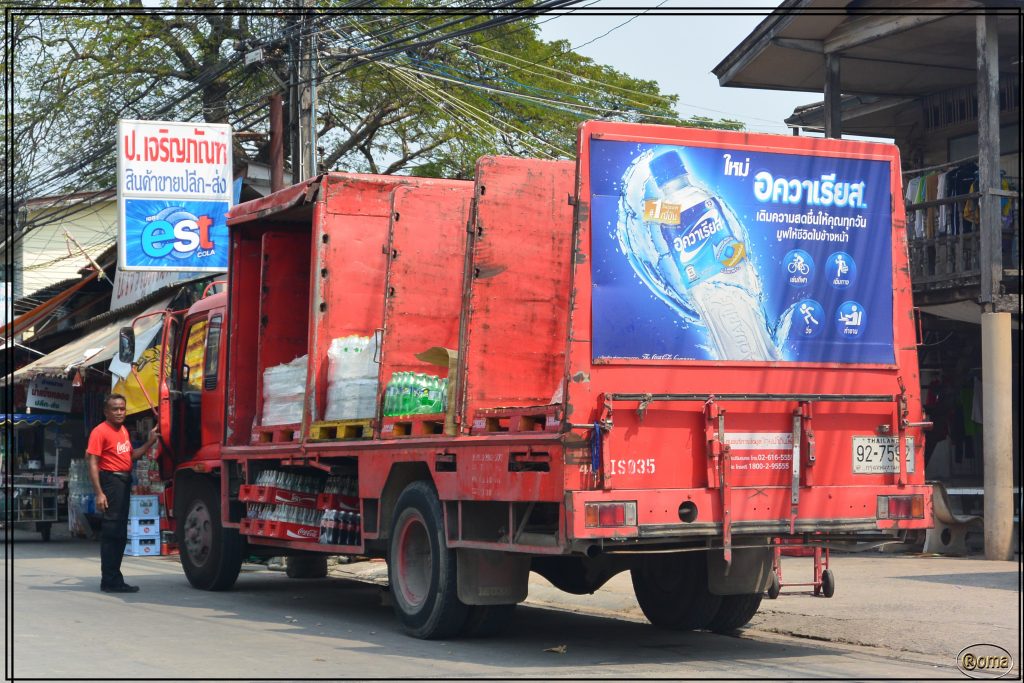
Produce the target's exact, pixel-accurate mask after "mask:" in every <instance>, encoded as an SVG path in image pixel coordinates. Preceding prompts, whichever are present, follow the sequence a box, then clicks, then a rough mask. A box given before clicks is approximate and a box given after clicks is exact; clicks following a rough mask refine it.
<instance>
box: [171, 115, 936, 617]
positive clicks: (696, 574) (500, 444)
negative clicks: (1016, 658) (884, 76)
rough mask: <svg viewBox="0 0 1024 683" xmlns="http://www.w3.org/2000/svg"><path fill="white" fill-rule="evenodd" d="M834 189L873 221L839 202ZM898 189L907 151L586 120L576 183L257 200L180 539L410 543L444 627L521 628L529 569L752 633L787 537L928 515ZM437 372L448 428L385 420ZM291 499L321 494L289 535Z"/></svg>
mask: <svg viewBox="0 0 1024 683" xmlns="http://www.w3.org/2000/svg"><path fill="white" fill-rule="evenodd" d="M751 159H753V162H751ZM826 171H828V173H826ZM829 173H831V175H829ZM766 174H767V177H765V176H766ZM772 174H775V175H777V176H782V175H783V174H785V176H786V177H780V178H779V180H780V181H782V184H781V185H780V184H778V183H774V182H772ZM819 176H820V177H819ZM847 176H850V177H847ZM821 178H825V179H827V180H828V183H829V188H830V190H829V192H831V193H832V194H833V195H834V189H835V186H837V184H842V183H845V185H843V188H844V195H843V197H844V200H843V202H844V206H846V208H845V209H843V210H837V209H834V208H829V209H827V210H825V209H818V208H817V207H818V206H820V205H821V201H820V200H821V197H822V196H823V195H824V192H823V190H822V187H823V185H822V180H821ZM899 178H900V175H899V160H898V156H897V152H896V150H895V148H893V147H891V146H887V145H877V144H871V143H850V142H845V141H834V140H815V139H808V138H790V137H779V136H767V135H753V134H731V133H730V134H727V133H719V132H713V131H701V130H694V129H674V128H668V127H662V126H646V125H644V126H639V125H632V124H614V123H603V122H589V123H587V124H584V125H583V126H581V128H580V134H579V149H578V159H577V162H576V165H575V172H574V166H573V164H572V163H571V162H558V161H556V162H552V161H540V160H530V159H512V158H503V157H484V158H482V159H480V160H479V162H478V164H477V168H476V177H475V180H474V181H473V182H472V183H470V182H465V181H445V180H433V179H422V178H408V177H382V176H369V175H359V174H343V173H330V174H326V175H324V176H321V177H319V178H317V179H314V180H311V181H308V182H306V183H303V184H301V185H298V186H295V187H293V188H289V189H287V190H283V191H281V192H279V193H276V194H274V195H272V196H270V197H267V198H263V199H260V200H256V201H254V202H249V203H247V204H243V205H240V206H238V207H236V208H235V209H234V210H233V212H232V214H231V217H230V219H229V225H230V226H231V245H232V262H231V269H230V281H229V295H228V301H227V320H228V322H227V330H228V334H227V335H226V341H225V342H224V345H225V347H226V351H227V354H226V364H225V365H226V368H227V374H226V378H223V379H224V381H223V382H222V384H221V385H220V386H221V389H219V391H223V392H225V394H226V399H225V401H224V404H225V406H226V407H225V409H224V428H223V433H224V438H223V444H222V447H221V448H220V453H219V458H220V460H218V459H217V455H216V454H213V455H212V456H211V455H210V453H211V451H210V450H209V449H212V448H214V446H213V445H209V446H207V447H206V448H207V450H201V451H200V453H202V454H204V455H203V458H200V459H199V460H203V459H204V458H205V462H199V463H198V464H197V460H195V459H193V460H188V458H185V460H187V462H184V463H182V462H181V461H182V459H183V458H182V457H181V456H180V455H179V457H178V458H177V461H178V463H179V470H180V472H181V473H180V474H179V484H182V486H181V487H180V490H179V493H180V499H181V502H180V504H179V503H178V502H176V507H178V508H179V510H184V512H182V514H184V515H186V520H185V523H184V524H183V525H181V526H182V527H184V528H188V529H193V530H195V529H196V528H198V527H201V522H202V519H203V517H202V515H203V514H208V515H212V516H213V517H214V518H215V519H218V518H219V520H220V527H219V528H220V531H219V532H217V533H215V534H213V536H210V537H209V538H207V540H205V541H195V542H194V543H193V546H195V547H197V548H207V550H209V549H210V548H213V549H214V552H215V553H216V548H218V547H220V546H219V545H218V544H220V545H221V546H223V548H222V550H223V552H222V553H221V554H219V555H218V554H214V557H215V558H216V559H217V560H218V561H219V560H224V558H227V559H231V557H232V555H231V553H232V552H238V553H240V550H238V549H237V548H236V547H235V546H232V545H231V544H232V543H235V541H234V540H232V539H234V538H237V537H236V536H233V535H232V534H235V533H236V531H240V532H241V535H242V536H243V537H244V538H246V539H247V540H248V542H249V544H251V549H252V550H258V549H260V548H263V549H264V550H263V552H266V553H271V552H277V553H288V554H293V555H295V556H296V558H297V559H296V560H295V562H296V563H297V564H296V567H298V566H299V563H300V562H301V561H303V558H305V560H304V561H307V562H312V561H313V560H310V558H314V559H315V558H317V557H320V558H322V557H323V554H324V553H347V554H359V553H365V554H378V555H379V554H385V552H387V553H388V554H389V556H390V557H391V558H392V566H391V568H390V571H391V580H392V583H393V584H395V589H396V590H395V591H394V592H395V594H396V612H397V614H398V616H399V618H400V619H401V620H402V622H403V624H404V625H405V626H406V628H407V630H408V631H409V632H410V633H412V634H414V635H417V636H421V637H446V636H447V635H451V634H452V633H454V632H458V631H459V629H460V628H470V627H468V626H465V624H474V626H473V627H472V628H470V630H479V631H480V632H487V631H489V630H491V629H494V628H496V627H497V623H498V622H499V621H501V615H503V614H506V612H505V611H503V610H505V609H506V608H508V607H509V606H510V605H512V604H514V603H515V602H518V601H519V600H521V599H523V598H524V597H525V586H526V575H527V573H528V571H529V569H530V568H531V567H532V568H533V569H534V570H535V571H539V572H541V573H542V574H544V575H545V576H546V577H548V578H549V579H551V580H552V581H553V583H555V585H556V586H559V587H560V588H563V589H565V590H569V591H572V592H592V591H593V590H596V588H598V587H599V586H600V585H601V584H602V583H603V582H604V581H605V580H607V578H609V577H610V576H611V575H613V574H614V573H617V572H618V571H623V570H625V569H630V570H631V571H632V572H633V578H634V585H635V587H636V588H637V596H638V600H640V603H641V606H642V607H643V608H644V611H645V614H647V615H648V616H649V617H650V618H651V620H652V622H654V623H655V624H658V625H662V626H667V627H670V628H700V627H706V626H708V627H711V628H714V629H716V630H729V629H730V628H735V627H737V626H740V625H742V624H743V623H746V621H747V620H749V618H750V616H751V615H752V614H753V613H754V611H755V610H756V609H757V604H758V603H759V602H760V594H761V591H763V590H765V589H766V588H767V587H768V585H769V575H770V573H771V559H772V554H771V551H770V549H769V547H770V544H771V542H772V538H774V537H783V538H807V539H809V540H811V541H817V542H821V541H824V540H827V539H835V538H852V539H863V538H869V537H870V538H875V539H877V538H883V537H885V538H887V537H888V536H885V534H888V533H891V532H894V531H895V530H901V529H917V528H924V527H926V526H928V525H929V524H930V518H931V500H930V492H929V489H928V488H927V487H925V486H924V484H923V466H922V464H921V463H920V462H919V459H920V455H921V453H922V448H923V443H922V440H921V438H920V430H919V427H920V426H921V424H922V423H921V422H920V403H919V397H918V387H919V380H918V374H917V360H916V339H915V330H914V318H913V315H912V310H911V299H910V282H909V276H908V272H907V268H906V263H907V256H906V238H905V232H904V223H903V215H902V212H901V209H900V208H899V203H898V202H896V203H895V208H893V206H894V205H893V203H892V197H894V196H898V194H899V192H900V187H899ZM801 179H804V180H806V182H803V180H801ZM858 182H859V185H857V183H858ZM815 183H817V185H816V184H815ZM737 188H739V189H737ZM766 188H767V189H766ZM741 191H742V192H744V193H746V194H745V195H743V196H740V194H739V193H740V192H741ZM812 193H813V196H814V197H815V201H817V202H818V204H817V205H815V210H817V213H815V212H814V211H811V210H805V211H804V213H797V212H793V211H785V210H784V209H785V206H784V204H785V202H786V201H789V200H792V201H796V200H795V199H793V198H794V197H795V196H796V195H797V194H800V195H801V196H804V195H805V194H806V195H807V196H806V197H805V202H804V203H805V204H806V203H807V202H808V201H810V199H808V198H807V197H810V196H811V194H812ZM747 195H751V196H753V197H754V198H756V200H757V201H754V199H751V198H750V197H749V196H747ZM743 197H746V199H744V198H743ZM787 198H788V199H787ZM812 203H813V202H812ZM832 203H833V204H835V201H834V199H833V200H832ZM861 205H863V206H861ZM801 206H803V205H801ZM865 207H869V208H865ZM804 208H805V209H806V207H804ZM780 216H781V218H780ZM822 216H823V217H822ZM779 221H781V222H779ZM775 223H778V225H775ZM789 223H793V224H794V225H797V226H798V227H794V225H790V224H789ZM812 223H813V224H814V225H813V226H810V227H808V226H809V225H810V224H812ZM744 226H746V227H744ZM819 226H824V227H819ZM769 231H771V232H770V234H769ZM830 235H839V237H840V238H842V241H836V242H835V244H833V243H832V241H830V240H832V238H831V237H829V236H830ZM708 245H710V246H708ZM878 245H882V246H883V248H884V249H883V252H877V247H878ZM872 249H875V251H872ZM894 264H895V267H894ZM844 268H845V269H846V270H843V269H844ZM832 270H835V274H834V275H832V274H831V271H832ZM815 273H817V274H818V276H819V279H818V280H815ZM828 277H831V281H830V280H829V279H827V278H828ZM730 278H731V279H730ZM856 282H859V283H860V284H859V285H855V283H856ZM720 285H721V286H720ZM737 302H739V303H737ZM222 305H223V304H217V303H216V302H208V303H206V304H202V306H205V308H203V309H202V310H203V311H212V310H214V309H215V307H216V306H222ZM202 306H200V305H197V308H195V309H194V310H196V311H198V310H199V309H200V308H202ZM744 306H745V307H747V308H743V307H744ZM217 310H219V309H217ZM202 315H204V316H205V315H207V313H206V312H204V313H203V314H202ZM759 316H760V318H759ZM805 316H806V317H805ZM865 316H866V318H865ZM762 318H763V319H764V320H765V321H766V320H768V319H769V318H770V319H771V322H759V320H761V319H762ZM819 318H820V320H819ZM190 319H191V318H190ZM812 319H813V320H814V322H813V323H811V322H809V321H810V320H812ZM865 319H866V320H867V321H868V322H867V323H865ZM188 324H189V323H188V322H187V321H186V328H187V325H188ZM868 325H870V327H868ZM188 329H190V328H188ZM354 335H355V336H358V337H360V338H362V339H364V340H367V339H369V340H372V341H369V342H366V343H368V344H369V346H368V347H367V348H371V349H373V352H374V357H373V359H372V360H373V363H372V368H373V369H372V372H373V375H374V377H373V378H366V380H365V381H366V382H376V387H377V388H376V395H375V397H373V396H371V399H373V398H375V401H373V405H374V406H375V408H372V409H370V410H369V411H368V412H367V414H360V415H358V416H356V418H357V419H334V418H331V417H330V415H329V413H330V404H331V401H332V400H333V399H331V396H332V394H331V391H332V388H331V385H332V382H336V381H337V379H336V378H334V379H332V378H333V377H334V375H332V372H333V370H332V366H331V364H330V361H329V353H328V352H329V349H332V348H333V346H332V345H335V344H336V343H337V340H339V339H344V338H349V337H352V336H354ZM181 353H182V352H181V351H179V352H178V354H179V358H180V357H181ZM303 355H307V356H308V361H307V365H306V368H307V369H306V373H305V384H304V385H302V387H301V397H302V398H301V399H300V400H301V402H302V406H301V412H298V411H297V412H296V413H295V418H294V419H293V420H291V421H289V422H287V423H286V424H263V423H262V422H263V416H264V408H265V405H264V400H265V398H264V396H265V391H264V385H263V381H264V380H263V378H264V373H265V372H266V371H267V370H268V369H269V368H273V367H275V366H280V365H282V364H288V363H292V361H293V360H294V359H297V358H300V357H302V356H303ZM178 362H179V363H180V362H181V361H178ZM413 372H420V373H423V372H426V373H429V374H431V375H434V376H436V377H438V378H439V381H441V382H443V381H445V380H447V382H448V387H449V398H448V406H447V409H446V411H442V412H433V413H427V414H419V413H416V412H415V411H407V412H406V414H385V407H386V405H390V404H389V403H388V400H389V396H391V394H389V393H388V387H389V385H392V384H395V385H396V384H398V383H400V382H399V380H401V379H402V378H403V377H405V373H413ZM398 373H403V374H398ZM215 385H216V383H215V382H214V385H211V386H210V387H208V389H209V390H210V391H216V390H217V389H216V386H215ZM268 386H269V385H268ZM424 386H425V385H424ZM335 388H337V387H335ZM268 396H270V399H273V398H274V394H273V392H271V393H270V394H268ZM268 400H269V399H268ZM204 401H205V399H204ZM426 403H429V404H430V405H431V406H435V405H438V404H435V403H431V402H430V401H426ZM214 404H215V402H211V403H210V405H214ZM203 405H206V403H204V404H203ZM216 405H219V404H216ZM431 409H432V410H433V408H431ZM391 412H394V411H391ZM409 412H412V413H413V414H408V413H409ZM300 415H301V417H299V416H300ZM212 419H213V418H211V420H212ZM214 450H216V449H214ZM189 457H192V456H189ZM221 465H223V467H222V476H220V477H219V482H218V484H219V487H220V491H221V499H220V501H211V500H209V499H208V498H205V497H204V495H205V494H204V493H203V490H205V489H202V487H203V486H206V484H203V483H202V482H203V481H207V479H206V477H207V476H208V473H210V472H214V473H215V474H216V472H217V470H218V468H221ZM296 476H301V477H306V479H301V478H299V479H297V478H296ZM329 477H334V478H335V479H331V481H333V482H335V483H336V484H337V482H339V481H341V482H345V483H344V484H343V485H342V486H343V489H344V492H343V493H341V494H333V493H326V492H323V486H324V484H325V482H326V481H327V480H328V478H329ZM268 480H273V481H279V480H280V481H283V482H292V483H293V484H294V483H295V482H305V483H303V484H301V486H304V487H306V488H312V489H314V490H313V491H312V492H307V493H308V495H309V496H312V498H310V500H309V501H307V502H304V503H301V504H299V503H290V504H288V505H286V507H285V508H283V513H286V514H285V516H286V517H287V519H288V521H287V522H284V521H282V520H281V519H275V520H273V521H274V523H273V524H271V523H268V522H267V521H266V520H265V519H264V517H265V516H266V513H267V508H266V507H262V506H266V505H268V504H271V503H273V502H274V500H275V496H277V495H278V492H277V490H276V489H275V488H274V487H267V486H265V485H261V484H260V482H266V481H268ZM197 482H199V483H197ZM310 482H311V483H310ZM350 483H351V484H352V485H353V486H354V487H355V488H354V489H351V490H349V489H348V488H345V487H348V486H349V484H350ZM295 485H296V486H299V484H295ZM317 487H319V489H320V491H321V493H320V495H319V496H318V495H316V491H315V489H316V488H317ZM201 489H202V490H201ZM299 493H300V492H296V491H292V492H291V493H287V491H286V494H287V496H296V495H298V494H299ZM302 495H303V496H305V495H307V494H302ZM300 497H301V496H300ZM289 500H290V499H289ZM176 501H177V499H176ZM277 502H278V503H280V502H281V501H277ZM334 506H341V509H339V510H338V512H339V514H338V515H337V516H333V515H332V517H331V519H332V520H334V521H332V522H330V524H333V523H335V522H337V523H338V524H341V525H342V527H343V529H342V532H340V533H338V530H337V528H335V529H334V530H333V531H331V530H330V529H327V530H326V531H325V532H324V534H323V539H322V540H323V541H324V542H321V543H317V542H316V541H317V540H318V539H317V536H319V535H320V534H319V532H320V531H321V529H319V528H318V526H317V524H316V519H317V513H316V512H311V511H315V510H321V511H322V510H327V509H331V510H333V509H335V508H334ZM296 507H297V508H300V510H299V511H296V510H295V509H293V508H296ZM281 512H282V510H277V511H276V513H281ZM276 513H275V514H276ZM324 519H327V518H326V517H325V518H324ZM197 520H198V521H197ZM311 520H312V521H311ZM338 520H340V521H338ZM330 524H328V526H330ZM197 525H198V526H197ZM218 534H219V535H218ZM204 538H206V537H204ZM204 544H205V545H204ZM233 548H234V550H233ZM709 549H710V551H709ZM637 551H643V552H637ZM679 551H688V552H681V553H680V552H679ZM663 553H668V554H663ZM318 554H319V555H318ZM421 556H425V557H429V562H428V563H427V564H426V565H423V564H422V563H419V562H418V561H417V560H415V559H414V558H416V557H421ZM531 558H532V559H531ZM182 561H183V564H184V565H185V567H186V572H187V573H188V574H189V579H190V581H192V582H193V583H194V584H196V585H199V586H200V587H215V588H217V587H225V586H226V585H230V582H231V581H233V580H234V579H233V577H231V576H229V575H230V573H231V567H230V566H229V565H230V562H228V563H227V564H226V565H225V567H226V568H223V569H220V570H217V571H214V570H213V569H209V570H207V571H206V573H205V574H204V573H202V572H201V571H200V570H199V569H197V567H196V565H195V564H194V563H191V560H188V561H187V558H185V557H183V560H182ZM317 562H319V560H317ZM190 563H191V564H190ZM424 566H426V567H434V568H435V569H436V568H438V567H440V569H436V571H435V570H430V571H427V573H423V572H424V571H426V570H423V569H422V567H424ZM321 569H322V567H321V565H320V564H319V563H314V564H312V565H309V566H307V567H306V573H307V574H309V573H310V572H313V573H315V572H317V571H320V570H321ZM296 572H297V573H301V572H300V571H299V570H298V569H296ZM431 572H432V573H431ZM438 572H441V574H438ZM446 572H451V573H450V574H448V573H446ZM730 572H731V574H730ZM235 574H237V567H236V568H235ZM818 575H820V572H819V573H818ZM445 577H447V578H445ZM449 580H450V581H451V582H452V583H451V585H450V586H449V587H448V588H444V586H442V585H441V584H439V583H438V582H439V581H440V582H442V583H443V582H444V581H449ZM456 588H457V597H453V595H454V593H452V591H453V590H455V589H456ZM499 608H500V609H499ZM685 615H689V616H685ZM460 625H461V626H460ZM463 632H464V631H463Z"/></svg>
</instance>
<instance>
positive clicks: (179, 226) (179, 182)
mask: <svg viewBox="0 0 1024 683" xmlns="http://www.w3.org/2000/svg"><path fill="white" fill-rule="evenodd" d="M117 150H118V154H117V175H118V184H117V188H118V193H117V194H118V212H119V218H120V233H119V235H118V240H119V241H118V246H119V259H118V266H119V268H121V269H123V270H162V271H200V272H223V271H225V270H227V264H228V232H227V222H226V220H225V219H226V216H227V212H228V209H230V208H231V201H232V195H233V186H232V165H231V164H232V161H231V127H230V126H228V125H225V124H212V123H178V122H171V121H129V120H124V119H122V120H121V121H119V122H118V135H117Z"/></svg>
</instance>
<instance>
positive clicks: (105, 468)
mask: <svg viewBox="0 0 1024 683" xmlns="http://www.w3.org/2000/svg"><path fill="white" fill-rule="evenodd" d="M125 415H126V402H125V398H124V396H122V395H121V394H110V395H109V396H107V397H106V399H104V401H103V416H104V417H106V418H107V419H106V420H104V421H103V422H101V423H99V424H98V425H96V427H95V429H93V430H92V433H91V434H89V445H88V446H87V447H86V449H85V457H86V460H87V461H88V463H89V479H90V480H91V481H92V488H93V490H94V491H95V492H96V509H97V510H99V511H100V512H101V513H103V522H102V524H101V526H100V570H101V572H102V579H101V580H100V590H102V591H104V592H106V593H135V592H136V591H138V590H139V587H138V586H129V585H128V584H127V583H125V582H124V576H123V575H122V574H121V558H122V557H123V556H124V547H125V544H126V543H127V542H128V509H129V504H130V502H131V501H130V496H131V482H132V463H133V462H135V461H136V460H138V459H139V458H141V457H142V456H143V455H144V454H146V453H147V452H148V451H149V449H150V448H152V447H153V445H154V444H156V441H157V438H158V437H159V433H158V432H157V429H156V427H154V428H153V430H152V431H151V432H150V433H149V439H148V440H147V441H146V443H145V444H143V445H142V446H139V447H138V448H134V449H133V448H132V442H131V440H130V439H129V438H128V430H127V429H126V428H125V426H124V418H125Z"/></svg>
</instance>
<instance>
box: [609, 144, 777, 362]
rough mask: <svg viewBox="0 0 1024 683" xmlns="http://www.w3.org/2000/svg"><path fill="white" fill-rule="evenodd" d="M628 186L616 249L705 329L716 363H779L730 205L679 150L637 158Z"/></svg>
mask: <svg viewBox="0 0 1024 683" xmlns="http://www.w3.org/2000/svg"><path fill="white" fill-rule="evenodd" d="M651 184H653V185H654V186H655V187H656V197H655V198H651V196H650V195H651V191H650V190H649V189H648V188H649V187H650V185H651ZM623 187H624V190H623V195H622V197H621V199H620V210H619V221H618V226H617V237H618V241H619V247H620V250H621V252H622V253H623V254H624V255H625V256H626V258H627V259H628V260H629V263H630V264H631V265H632V267H633V270H634V271H635V272H636V274H637V275H638V276H639V277H640V279H641V280H642V281H643V282H644V283H645V284H646V285H647V287H648V288H650V290H651V291H652V292H653V293H654V294H655V295H656V296H658V297H659V298H660V299H661V300H663V301H664V302H665V303H667V304H668V305H669V306H671V307H672V308H673V309H674V310H675V311H676V312H678V313H679V314H680V315H681V316H682V317H683V318H684V319H685V320H686V321H688V322H692V323H696V324H699V325H702V326H703V327H705V328H706V329H707V331H708V342H709V345H710V347H711V350H712V352H713V355H714V357H715V358H716V359H717V360H742V361H747V360H749V361H772V360H779V359H780V357H781V354H780V352H779V349H778V347H777V346H776V344H775V342H774V340H773V339H772V335H771V332H770V328H769V325H768V322H767V316H766V315H765V310H764V301H763V295H762V288H761V282H760V279H759V278H758V275H757V272H756V271H755V269H754V266H753V264H752V263H751V261H750V254H749V253H747V240H746V238H745V233H744V229H743V226H742V224H741V223H740V222H739V220H738V219H737V218H736V216H735V215H734V214H733V212H732V211H731V210H730V209H729V208H728V206H726V204H725V203H724V202H723V201H722V200H721V199H719V198H718V197H716V196H715V195H713V194H712V193H710V192H708V191H707V190H706V189H704V188H703V187H701V186H700V185H699V184H697V183H696V182H695V180H694V179H693V178H692V177H691V176H690V174H689V172H688V171H687V169H686V166H685V164H684V163H683V159H682V157H681V156H680V155H679V153H678V152H677V151H675V150H671V151H668V152H665V153H662V154H660V155H657V156H655V155H654V154H653V153H651V152H647V153H645V154H643V155H641V156H639V157H638V158H637V160H636V161H635V162H634V163H633V164H632V165H631V166H630V167H629V169H628V170H627V171H626V173H625V175H624V176H623Z"/></svg>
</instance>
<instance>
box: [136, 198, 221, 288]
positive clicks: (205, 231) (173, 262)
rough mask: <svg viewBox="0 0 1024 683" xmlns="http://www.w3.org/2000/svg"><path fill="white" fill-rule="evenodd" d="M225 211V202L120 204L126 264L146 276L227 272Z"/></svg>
mask: <svg viewBox="0 0 1024 683" xmlns="http://www.w3.org/2000/svg"><path fill="white" fill-rule="evenodd" d="M230 208H231V202H228V201H183V200H169V199H125V200H124V224H125V231H124V253H125V262H126V263H127V264H130V265H131V266H132V267H134V268H139V269H147V270H149V269H152V270H172V269H173V270H188V271H225V270H227V267H228V225H227V220H226V216H227V213H228V210H229V209H230Z"/></svg>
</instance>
